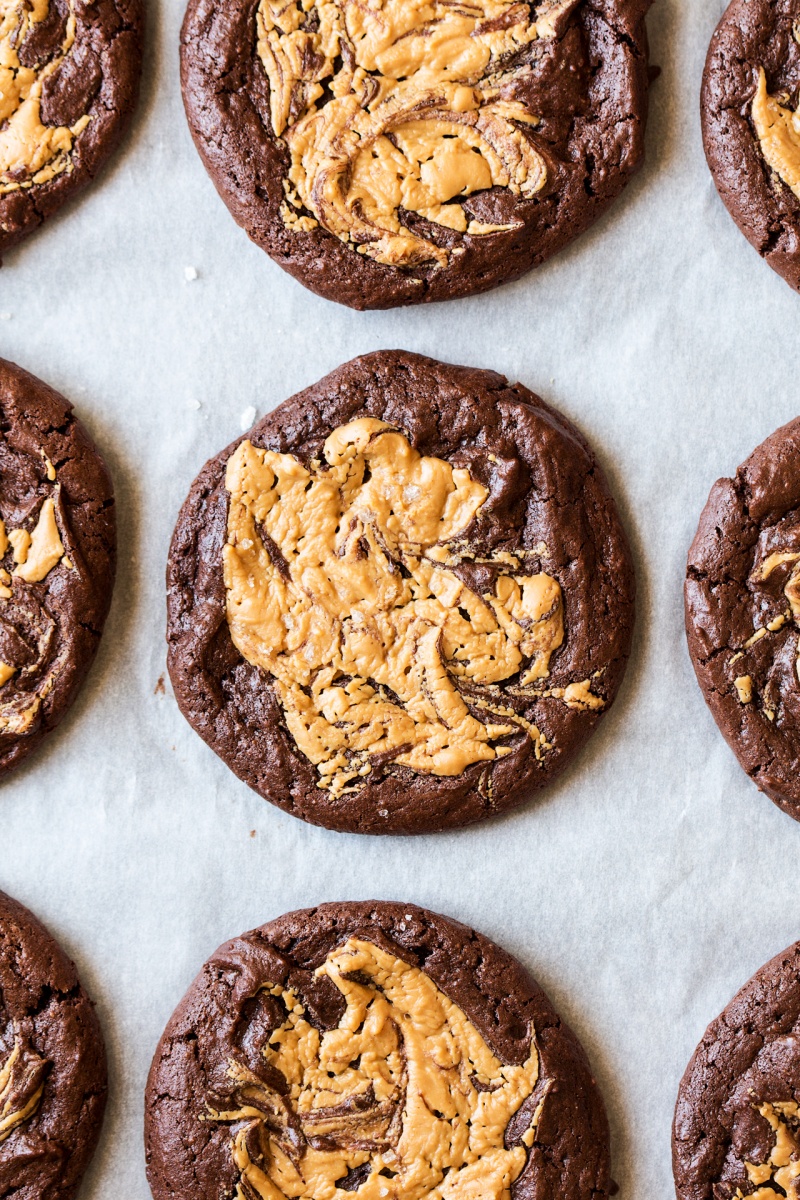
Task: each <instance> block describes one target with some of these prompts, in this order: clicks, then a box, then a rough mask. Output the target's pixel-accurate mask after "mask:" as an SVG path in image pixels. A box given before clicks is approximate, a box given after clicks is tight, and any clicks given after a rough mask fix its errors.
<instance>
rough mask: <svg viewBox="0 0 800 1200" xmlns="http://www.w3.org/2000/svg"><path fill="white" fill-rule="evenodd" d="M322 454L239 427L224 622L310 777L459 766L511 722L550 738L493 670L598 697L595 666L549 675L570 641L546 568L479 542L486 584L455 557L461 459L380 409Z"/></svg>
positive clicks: (494, 752)
mask: <svg viewBox="0 0 800 1200" xmlns="http://www.w3.org/2000/svg"><path fill="white" fill-rule="evenodd" d="M323 459H324V461H321V462H317V461H315V462H312V463H311V464H309V466H305V465H304V464H303V463H301V462H300V461H299V460H298V459H297V458H295V457H294V456H293V455H291V454H278V453H275V452H274V451H270V450H263V449H259V448H257V447H255V446H253V445H252V443H251V442H250V441H247V440H246V441H244V442H242V443H241V444H240V446H239V447H238V448H237V450H236V451H235V452H234V454H233V455H232V456H231V457H230V459H229V460H228V464H227V470H226V488H227V490H228V492H229V496H230V499H229V509H228V532H227V542H226V544H225V546H224V548H223V575H224V583H225V589H226V605H227V619H228V624H229V627H230V633H231V638H232V640H233V642H234V644H235V646H236V647H237V648H238V650H239V651H240V653H241V654H242V655H243V656H244V658H245V659H247V661H248V662H250V663H252V664H254V665H255V666H258V667H261V668H262V669H263V670H264V671H266V672H267V673H268V675H269V677H270V680H271V683H272V686H273V687H274V690H275V693H276V695H277V697H278V699H279V701H280V703H281V706H282V709H283V713H284V719H285V722H286V726H287V728H288V730H289V732H290V733H291V735H292V738H293V739H294V741H295V743H296V744H297V747H298V748H299V749H300V751H301V752H302V753H303V754H304V755H305V756H306V758H308V759H309V760H310V761H311V762H312V763H313V764H314V765H315V766H316V768H317V772H318V776H319V780H318V782H319V786H320V787H323V788H327V789H329V790H330V791H331V792H332V793H333V794H334V795H336V794H340V793H342V792H343V791H345V790H355V789H356V788H358V787H360V786H363V782H364V781H365V777H366V776H368V775H369V773H370V771H371V770H372V769H373V765H374V764H375V763H376V762H379V763H381V764H386V763H389V762H392V763H396V764H399V765H401V766H404V767H409V768H411V769H412V770H414V771H419V772H429V773H431V774H433V775H443V776H445V775H458V774H460V773H461V772H462V771H464V770H465V769H466V767H468V766H469V765H470V764H471V763H477V762H492V761H493V760H496V759H498V758H501V757H503V756H504V755H507V754H509V753H511V747H510V746H509V745H508V744H506V743H507V739H508V738H509V735H512V734H516V735H519V734H520V732H523V734H524V735H527V736H529V737H530V738H531V739H532V740H533V741H534V743H535V746H536V752H537V755H539V756H541V754H542V753H544V752H545V751H546V750H547V749H549V748H550V746H549V743H547V742H546V740H545V738H544V737H543V735H542V734H541V732H540V731H539V729H538V728H537V727H536V726H535V725H532V724H531V723H529V722H528V721H526V720H525V719H524V718H523V717H522V716H520V715H519V714H517V713H516V712H515V711H514V708H513V706H512V705H509V704H508V702H507V698H506V694H505V693H504V692H503V691H502V690H501V688H500V687H499V685H500V683H501V682H503V681H508V680H510V681H512V683H513V687H514V691H513V693H512V694H513V695H518V696H523V697H529V698H531V699H534V700H535V699H537V698H539V697H541V696H545V695H547V696H553V697H556V698H558V699H559V700H560V701H562V702H563V703H565V704H567V705H568V706H570V707H573V708H578V709H591V708H599V707H602V706H603V703H604V702H603V700H602V699H601V698H600V697H598V696H595V695H594V694H593V693H592V692H591V690H590V681H589V680H584V681H582V682H579V683H574V684H570V685H568V686H567V687H566V688H551V689H549V690H545V689H544V681H545V680H546V679H547V677H548V675H549V670H550V660H551V657H552V655H553V654H554V653H555V652H556V651H557V650H558V649H559V647H560V646H561V645H562V643H563V641H564V605H563V596H562V592H561V587H560V584H559V583H558V581H557V580H556V579H554V578H552V577H551V576H550V575H547V574H545V573H543V572H538V573H537V574H533V575H529V574H525V573H524V572H523V571H522V570H521V567H522V557H521V556H520V555H514V554H510V553H509V552H507V551H503V552H498V553H496V554H494V555H490V556H489V557H488V558H487V559H484V560H482V561H485V562H490V563H493V564H495V566H497V567H498V568H499V572H498V574H497V577H496V580H495V584H494V588H493V590H492V591H490V592H487V593H486V594H484V595H482V596H479V595H477V594H476V593H475V592H474V591H472V590H471V589H470V588H469V587H468V586H467V585H466V584H465V583H463V582H462V580H461V579H460V578H459V576H458V575H457V574H456V572H455V570H454V569H453V568H454V567H457V566H458V564H459V563H460V562H461V561H462V560H463V559H465V558H469V557H472V558H474V553H472V552H470V551H469V550H467V549H466V548H465V546H466V543H464V541H463V535H464V533H465V531H466V530H467V528H468V526H469V525H470V523H471V522H472V520H473V518H474V517H475V516H476V514H477V513H478V512H479V510H480V508H481V505H482V504H483V503H484V501H485V500H486V498H487V496H488V494H489V493H488V491H487V489H486V488H485V487H484V486H483V485H482V484H480V483H478V482H477V481H476V480H474V479H472V477H471V476H470V474H469V472H468V471H467V470H465V469H461V468H457V467H455V468H454V467H452V466H451V465H450V464H449V463H448V462H445V461H444V460H442V459H439V458H433V457H424V456H422V455H420V454H419V453H418V452H417V451H416V450H415V449H414V448H413V447H412V446H411V445H410V443H409V442H408V440H407V438H406V437H405V435H404V434H403V433H401V432H399V431H397V430H395V429H393V428H392V427H391V426H389V425H387V424H385V423H384V422H382V421H378V420H375V419H373V418H362V419H360V420H357V421H353V422H351V423H350V424H349V425H345V426H342V427H340V428H338V429H336V430H334V432H333V433H331V435H330V436H329V437H328V439H327V441H326V442H325V445H324V450H323ZM459 539H462V540H461V541H460V542H459ZM504 698H506V703H502V701H503V699H504ZM476 714H478V715H476ZM492 716H495V717H499V718H501V719H500V720H496V721H492V720H491V718H492ZM479 718H480V719H479Z"/></svg>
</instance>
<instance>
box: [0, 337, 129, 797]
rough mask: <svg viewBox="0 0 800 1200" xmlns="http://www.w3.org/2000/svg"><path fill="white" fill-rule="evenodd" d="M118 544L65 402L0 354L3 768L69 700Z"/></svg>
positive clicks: (88, 658)
mask: <svg viewBox="0 0 800 1200" xmlns="http://www.w3.org/2000/svg"><path fill="white" fill-rule="evenodd" d="M115 554H116V524H115V516H114V494H113V490H112V486H111V479H110V478H109V474H108V471H107V470H106V466H105V463H104V462H103V460H102V458H101V457H100V455H99V453H98V451H97V449H96V448H95V446H94V445H93V443H92V441H91V439H90V438H89V436H88V434H87V433H86V431H85V429H84V428H83V427H82V425H81V424H80V422H79V421H78V420H77V418H76V417H75V415H74V413H73V410H72V405H71V404H69V403H68V401H66V400H65V399H64V397H63V396H60V395H59V394H58V392H55V391H53V389H52V388H50V387H48V386H47V384H45V383H42V381H41V380H40V379H35V378H34V376H33V375H29V374H28V372H27V371H23V370H22V369H21V368H20V367H16V366H14V365H13V363H9V362H5V361H3V360H2V359H0V775H2V774H4V773H5V772H7V771H9V770H10V769H11V768H12V767H15V766H17V764H18V763H20V762H22V760H23V759H25V758H27V757H28V755H29V754H30V753H31V752H32V751H33V750H35V749H36V748H37V746H38V745H39V743H40V742H41V741H42V739H43V738H44V737H45V736H46V735H47V734H48V733H49V732H50V730H51V729H54V728H55V727H56V725H57V724H58V723H59V721H60V720H61V718H62V717H63V716H64V714H65V712H66V711H67V709H68V708H69V706H70V705H71V704H72V701H73V700H74V699H75V696H76V695H77V692H78V689H79V688H80V685H81V683H82V682H83V680H84V678H85V677H86V674H87V672H88V670H89V667H90V666H91V664H92V660H93V659H94V656H95V653H96V651H97V647H98V645H99V642H100V634H101V632H102V629H103V624H104V622H105V619H106V615H107V613H108V608H109V605H110V603H111V591H112V588H113V584H114V565H115Z"/></svg>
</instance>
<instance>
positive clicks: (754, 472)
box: [685, 419, 800, 819]
mask: <svg viewBox="0 0 800 1200" xmlns="http://www.w3.org/2000/svg"><path fill="white" fill-rule="evenodd" d="M798 577H800V419H797V420H794V421H791V422H790V423H789V424H788V425H784V426H783V428H782V429H779V430H778V431H777V432H776V433H773V435H772V436H771V437H769V438H767V440H766V441H765V442H763V443H762V444H761V445H760V446H759V447H758V449H756V450H754V451H753V453H752V454H751V455H750V457H749V458H748V459H747V461H746V462H744V463H743V464H742V465H741V466H740V467H739V469H738V471H737V472H736V475H735V477H734V478H733V479H720V480H718V481H717V483H715V484H714V487H713V488H712V489H711V495H710V496H709V498H708V503H707V504H706V507H705V509H704V510H703V514H702V516H701V517H700V525H699V527H698V530H697V534H696V535H695V539H694V541H693V543H692V546H691V549H690V551H689V562H688V567H687V574H686V585H685V601H686V632H687V636H688V639H689V652H690V654H691V657H692V662H693V664H694V669H695V672H696V674H697V678H698V680H699V683H700V687H701V688H702V690H703V695H704V696H705V698H706V702H707V704H708V706H709V708H710V709H711V711H712V713H713V714H714V719H715V721H716V722H717V725H719V728H720V730H721V731H722V733H723V734H724V736H725V739H726V740H727V742H728V744H729V745H730V747H731V749H732V750H733V752H734V754H735V755H736V757H737V758H738V759H739V762H740V763H741V765H742V767H743V768H744V770H745V771H746V772H747V774H748V775H749V776H750V777H751V779H753V780H754V782H755V783H757V784H758V786H759V787H760V788H761V790H762V791H763V792H766V794H767V795H768V796H769V797H770V799H772V800H774V801H775V803H776V804H777V805H779V806H780V807H781V808H782V809H783V810H784V812H787V813H789V815H790V816H792V817H794V818H795V819H800V774H798V766H800V682H799V681H798V669H799V668H798V633H797V628H798V623H800V590H798Z"/></svg>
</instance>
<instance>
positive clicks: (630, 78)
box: [181, 0, 650, 309]
mask: <svg viewBox="0 0 800 1200" xmlns="http://www.w3.org/2000/svg"><path fill="white" fill-rule="evenodd" d="M649 3H650V0H584V2H583V3H581V4H580V5H579V6H578V8H577V9H576V10H575V11H574V12H573V13H572V15H571V16H570V18H569V20H568V21H567V23H566V26H565V27H563V28H562V29H561V30H560V33H559V36H558V37H556V38H555V39H554V40H552V41H548V42H546V43H540V44H539V45H538V46H537V49H536V53H537V54H539V58H538V62H537V65H536V68H535V71H534V75H533V78H532V80H531V82H530V83H529V84H526V85H525V87H524V90H522V89H520V96H521V97H523V98H524V100H525V102H526V103H527V104H529V106H530V108H531V110H532V111H533V112H536V113H541V114H542V120H541V123H540V124H539V125H538V126H537V128H536V131H535V133H533V134H532V135H531V137H532V140H533V142H534V143H535V145H536V147H537V149H539V150H540V151H541V153H542V154H543V155H544V156H545V158H546V161H547V164H548V176H549V179H548V183H547V185H546V187H545V190H544V192H543V193H541V194H540V195H537V196H535V197H533V198H532V199H528V200H526V199H524V198H515V197H514V196H512V195H511V193H509V192H507V191H505V190H504V189H492V190H490V191H489V192H484V193H477V194H476V195H475V196H474V197H473V198H471V199H469V200H467V201H466V202H465V203H464V208H465V210H466V211H467V212H469V213H472V214H473V215H474V217H475V219H477V220H479V221H485V220H488V221H490V222H491V223H501V222H506V221H509V220H516V221H521V222H522V225H521V227H520V228H517V229H514V230H512V231H508V232H504V233H497V234H493V235H491V236H485V237H469V236H468V235H460V234H455V233H453V232H452V231H450V230H446V229H443V228H442V227H441V226H431V225H427V224H426V230H427V232H426V235H425V236H433V235H435V237H436V240H437V241H438V242H439V243H440V244H441V245H443V246H451V245H456V244H457V245H460V246H463V247H464V248H465V251H466V252H465V253H464V254H463V255H462V256H461V257H460V258H458V259H457V260H454V261H451V263H450V265H449V266H447V267H446V268H443V269H441V270H435V269H433V268H432V267H422V268H413V269H408V268H406V269H399V268H397V267H392V266H387V265H384V264H381V263H377V262H373V261H371V260H369V259H366V258H364V256H363V255H360V254H358V253H357V252H356V251H355V249H354V248H353V247H351V246H348V245H346V244H344V243H343V242H340V241H339V240H338V239H337V238H336V237H335V236H334V235H333V234H330V233H327V232H326V231H325V230H322V229H316V230H313V231H311V232H308V233H300V232H292V231H291V230H288V229H287V228H286V227H285V226H284V223H283V220H282V218H281V216H280V212H279V209H280V206H281V204H282V202H283V200H284V194H283V185H282V181H283V178H284V174H285V171H286V163H287V161H288V159H287V158H286V153H285V150H284V149H283V147H282V146H281V145H280V144H279V142H278V141H277V140H276V139H275V137H274V135H273V133H272V129H271V125H270V115H269V103H270V102H269V85H268V81H267V77H266V74H265V72H264V68H263V66H262V64H261V62H260V60H259V59H258V57H257V56H256V54H255V50H254V47H255V39H256V34H255V19H256V10H257V7H258V0H230V3H226V4H221V3H220V2H219V0H190V2H189V6H188V9H187V11H186V18H185V20H184V24H183V33H182V39H181V80H182V84H183V98H184V104H185V107H186V113H187V117H188V120H189V125H190V126H191V130H192V136H193V137H194V141H195V145H196V146H197V149H198V151H199V153H200V156H201V158H202V159H203V162H204V164H205V166H206V169H207V170H208V172H209V174H210V176H211V178H212V179H213V181H214V184H215V186H216V188H217V191H218V192H219V194H220V195H221V197H222V199H223V200H224V201H225V203H226V204H227V206H228V208H229V209H230V211H231V213H232V214H233V216H234V218H235V220H236V221H237V223H238V224H239V225H241V226H242V228H243V229H245V231H246V232H247V234H248V236H249V237H250V238H252V240H253V241H254V242H256V243H257V244H258V245H259V246H261V247H262V248H263V249H264V250H266V251H267V253H268V254H270V255H271V256H272V258H274V259H275V261H276V262H277V263H278V264H279V266H281V267H283V269H284V270H285V271H288V272H289V274H290V275H293V276H294V277H295V278H296V279H298V280H299V281H300V282H301V283H302V284H304V285H305V286H306V287H307V288H310V289H311V291H313V292H316V293H317V294H318V295H320V296H325V297H326V298H327V299H329V300H336V301H338V302H339V303H340V304H347V305H349V306H350V307H351V308H356V309H365V308H394V307H396V306H399V305H405V304H419V303H422V302H424V301H430V300H446V299H449V298H451V297H456V296H468V295H472V294H474V293H477V292H485V291H487V290H488V289H489V288H493V287H496V286H497V285H498V284H500V283H505V282H506V281H508V280H511V279H516V278H517V277H518V276H520V275H523V274H525V272H526V271H529V270H530V269H531V268H532V267H535V266H537V265H538V264H539V263H542V262H544V261H545V260H546V259H548V258H550V257H551V256H552V255H553V254H555V253H557V251H559V250H560V249H561V248H562V247H563V246H565V245H566V244H567V243H568V242H570V241H572V239H573V238H575V237H577V236H578V234H580V233H582V232H583V231H584V230H585V229H587V228H588V227H589V225H591V224H592V222H593V221H595V220H596V219H597V218H598V217H599V216H600V214H601V213H602V212H603V211H604V210H605V209H606V208H607V207H608V205H609V204H610V203H611V202H612V201H613V200H614V199H615V198H616V197H617V196H618V195H619V193H620V192H621V191H622V189H623V188H624V186H625V184H626V183H627V182H628V180H629V179H630V178H631V176H632V175H633V174H634V173H635V171H636V170H637V169H638V167H639V166H640V164H641V162H642V159H643V156H644V127H645V121H646V118H647V86H648V64H647V35H646V30H645V22H644V18H645V13H646V11H647V9H648V7H649Z"/></svg>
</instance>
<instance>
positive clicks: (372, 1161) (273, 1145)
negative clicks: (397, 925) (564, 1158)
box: [201, 938, 547, 1200]
mask: <svg viewBox="0 0 800 1200" xmlns="http://www.w3.org/2000/svg"><path fill="white" fill-rule="evenodd" d="M315 974H316V975H317V976H318V977H319V976H327V977H328V978H329V979H330V980H331V981H332V982H333V983H334V985H335V986H336V988H337V989H338V990H339V992H340V993H341V994H342V996H343V997H344V1000H345V1009H344V1012H343V1014H342V1017H341V1019H340V1021H339V1023H338V1026H337V1027H336V1028H335V1029H329V1030H325V1031H324V1032H320V1030H319V1029H317V1028H316V1027H315V1026H314V1025H313V1024H311V1022H310V1021H309V1020H308V1018H307V1016H306V1012H305V1008H304V1006H303V1003H302V1001H301V1000H300V999H299V998H298V996H297V995H296V994H295V993H294V992H292V991H290V990H288V989H286V988H282V987H280V986H271V985H270V984H268V983H267V984H264V988H263V990H265V991H268V992H269V993H270V994H271V995H273V996H274V997H276V999H277V1000H278V1001H279V1002H280V1003H282V1006H283V1008H284V1009H285V1012H286V1017H285V1020H284V1021H283V1022H282V1024H281V1025H280V1026H279V1027H278V1028H277V1029H275V1030H274V1031H273V1032H272V1033H271V1034H270V1036H269V1039H268V1041H267V1044H266V1045H265V1046H264V1049H263V1051H262V1054H263V1057H264V1060H265V1065H266V1066H268V1067H269V1068H270V1069H271V1070H272V1072H273V1074H274V1072H275V1071H277V1072H279V1074H280V1077H282V1079H283V1080H284V1081H285V1087H284V1088H283V1090H282V1092H281V1093H279V1092H277V1091H275V1090H273V1089H271V1088H270V1087H269V1086H268V1085H266V1084H265V1083H264V1082H263V1079H262V1078H259V1076H258V1075H256V1074H255V1073H254V1072H251V1071H249V1070H248V1069H247V1068H246V1067H244V1066H243V1065H242V1064H241V1063H240V1062H238V1061H236V1060H234V1059H231V1061H230V1062H229V1065H228V1077H229V1079H230V1080H231V1091H230V1095H229V1097H227V1098H226V1100H227V1103H228V1104H229V1107H224V1108H223V1107H221V1099H219V1098H218V1099H217V1100H215V1102H214V1103H211V1102H210V1103H209V1105H208V1108H207V1112H206V1113H205V1114H204V1115H203V1117H202V1118H201V1119H204V1120H211V1121H221V1122H227V1123H231V1124H232V1125H234V1126H235V1131H234V1136H233V1142H232V1147H231V1153H232V1155H233V1159H234V1163H235V1165H236V1167H237V1169H238V1171H239V1182H238V1184H237V1187H236V1192H235V1197H236V1200H340V1198H341V1195H342V1191H341V1183H342V1181H343V1180H345V1179H347V1178H348V1177H349V1179H348V1184H349V1186H348V1190H351V1191H357V1194H358V1197H359V1200H423V1198H426V1200H476V1198H480V1200H508V1198H509V1197H510V1195H511V1185H512V1183H513V1182H514V1180H515V1179H517V1178H518V1177H519V1175H520V1173H521V1172H522V1170H523V1168H524V1166H525V1163H526V1161H527V1156H528V1150H529V1148H530V1147H531V1146H532V1145H533V1143H534V1141H535V1138H536V1129H537V1125H538V1121H539V1117H540V1114H541V1110H542V1106H543V1104H544V1101H545V1098H546V1095H547V1087H546V1086H545V1087H543V1088H541V1089H540V1091H541V1099H540V1100H539V1102H538V1104H537V1105H536V1107H535V1108H532V1111H531V1112H530V1115H529V1117H528V1119H527V1122H523V1123H522V1128H521V1129H520V1135H521V1136H519V1137H518V1138H517V1139H515V1141H516V1144H514V1145H512V1146H510V1147H509V1148H506V1144H505V1137H506V1130H507V1127H508V1123H509V1121H510V1120H511V1118H512V1117H513V1116H514V1114H515V1113H517V1112H518V1111H519V1109H520V1107H521V1106H522V1104H523V1103H524V1102H525V1100H527V1099H528V1097H529V1096H531V1094H532V1093H533V1091H534V1088H535V1087H536V1085H537V1083H538V1081H539V1059H538V1054H537V1051H536V1047H535V1044H534V1042H533V1040H532V1041H531V1047H530V1055H529V1057H528V1059H527V1060H526V1062H524V1063H522V1064H521V1065H508V1064H505V1063H501V1062H500V1060H499V1059H498V1058H497V1057H496V1056H495V1055H494V1054H493V1053H492V1051H491V1050H490V1049H489V1047H488V1046H487V1044H486V1042H485V1041H484V1039H483V1037H482V1036H481V1034H480V1033H479V1032H478V1030H477V1029H476V1028H475V1026H474V1025H473V1024H472V1022H471V1021H470V1020H469V1018H468V1017H467V1016H466V1015H465V1014H464V1013H463V1012H462V1010H461V1009H460V1008H459V1007H458V1006H457V1005H456V1004H454V1003H453V1002H452V1001H451V1000H449V999H448V997H447V996H445V995H444V993H443V992H441V991H440V990H439V988H438V987H437V986H436V984H435V983H434V982H433V980H432V979H431V978H430V976H428V975H426V974H425V973H424V972H423V971H421V970H420V969H419V968H418V967H413V966H410V965H409V964H408V963H406V962H403V961H402V960H401V959H399V958H397V957H396V956H395V955H393V954H391V953H390V952H389V951H387V950H384V949H381V948H379V947H378V946H375V945H374V944H373V943H372V942H369V941H365V940H362V939H360V938H350V939H349V940H348V941H347V942H345V943H344V944H343V945H341V946H339V947H337V948H336V949H335V950H333V951H331V952H330V954H329V955H328V956H327V958H326V960H325V962H324V963H322V965H321V966H320V967H318V968H317V970H316V972H315ZM530 1032H531V1036H532V1035H533V1031H532V1030H531V1031H530ZM337 1183H338V1184H339V1185H340V1188H339V1189H337Z"/></svg>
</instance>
